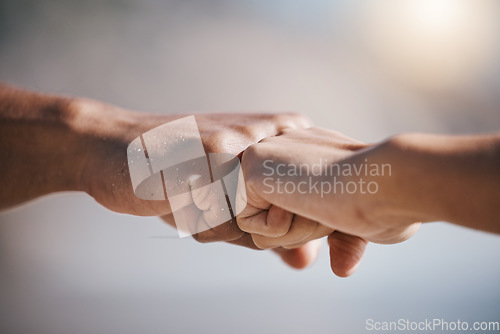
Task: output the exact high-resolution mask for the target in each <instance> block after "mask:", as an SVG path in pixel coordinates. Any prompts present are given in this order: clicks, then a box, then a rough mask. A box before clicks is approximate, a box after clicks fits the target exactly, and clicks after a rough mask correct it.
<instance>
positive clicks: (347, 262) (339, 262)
mask: <svg viewBox="0 0 500 334" xmlns="http://www.w3.org/2000/svg"><path fill="white" fill-rule="evenodd" d="M367 244H368V241H366V240H365V239H361V238H360V237H356V236H353V235H349V234H345V233H342V232H339V231H335V232H333V233H332V234H330V235H329V236H328V245H329V246H330V265H331V267H332V271H333V273H334V274H335V275H337V276H339V277H348V276H351V275H352V274H353V273H354V272H355V271H356V269H358V266H359V263H360V262H361V259H362V258H363V254H364V252H365V249H366V245H367Z"/></svg>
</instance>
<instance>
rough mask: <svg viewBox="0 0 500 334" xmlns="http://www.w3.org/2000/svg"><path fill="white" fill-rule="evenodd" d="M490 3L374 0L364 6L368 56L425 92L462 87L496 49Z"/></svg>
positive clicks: (496, 12) (498, 12)
mask: <svg viewBox="0 0 500 334" xmlns="http://www.w3.org/2000/svg"><path fill="white" fill-rule="evenodd" d="M499 5H500V2H499V1H495V0H374V1H371V2H370V4H369V5H367V6H368V7H367V11H366V14H367V21H366V22H367V26H365V27H364V28H365V32H366V34H367V35H368V41H369V47H370V50H371V51H372V52H373V53H374V54H375V55H376V56H377V58H378V59H379V60H381V64H383V66H384V67H385V68H386V69H388V70H389V71H391V72H393V73H394V74H396V75H397V76H398V77H399V78H401V79H403V80H405V81H406V82H409V83H411V84H415V85H418V86H420V87H424V88H430V89H450V88H453V87H456V86H459V85H463V84H464V83H466V82H467V81H470V79H471V78H473V77H474V76H476V75H478V74H479V73H481V72H482V71H483V70H484V69H485V68H487V67H488V65H489V64H491V62H492V60H493V57H492V56H493V55H494V51H495V50H494V49H495V48H497V47H498V44H499V43H498V37H499V35H498V32H499V27H498V22H500V6H499Z"/></svg>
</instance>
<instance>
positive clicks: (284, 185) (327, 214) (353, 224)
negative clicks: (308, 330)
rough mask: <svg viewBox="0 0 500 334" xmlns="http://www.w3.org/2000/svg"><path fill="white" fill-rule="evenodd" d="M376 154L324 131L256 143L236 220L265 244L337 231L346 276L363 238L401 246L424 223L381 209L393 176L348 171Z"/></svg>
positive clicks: (334, 244) (333, 242)
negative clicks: (380, 202)
mask: <svg viewBox="0 0 500 334" xmlns="http://www.w3.org/2000/svg"><path fill="white" fill-rule="evenodd" d="M370 150H372V148H371V147H370V146H369V145H366V144H363V143H361V142H358V141H355V140H353V139H351V138H348V137H346V136H344V135H341V134H339V133H337V132H334V131H330V130H325V129H319V128H309V129H297V130H284V132H283V134H281V135H280V136H276V137H271V138H266V139H264V140H262V141H261V142H260V143H258V144H255V145H252V146H251V147H249V148H248V149H247V150H246V151H245V153H244V155H243V159H242V168H243V171H244V175H245V182H246V189H247V192H246V193H247V197H248V198H247V202H248V209H247V210H246V212H243V214H242V215H240V216H239V217H238V225H239V226H240V228H241V229H242V230H243V231H246V232H249V233H252V236H253V237H254V241H256V244H257V245H264V246H267V245H272V244H273V242H274V241H273V238H276V237H278V238H279V239H281V240H283V239H287V238H290V239H291V240H294V241H295V240H298V239H300V236H299V235H300V234H301V233H298V232H296V231H302V233H303V234H302V236H307V237H306V238H305V240H306V241H307V240H308V239H309V238H310V237H321V236H322V235H326V234H329V233H330V232H332V231H335V232H334V233H333V234H330V237H329V244H330V247H331V257H332V258H331V261H332V269H333V270H334V272H335V273H337V274H340V275H341V276H345V275H349V274H351V273H352V272H353V271H354V270H355V268H356V267H357V265H358V263H359V260H360V259H361V257H362V254H363V252H364V249H365V247H366V241H365V240H368V241H373V242H379V243H395V242H401V241H403V240H406V239H407V238H409V237H410V236H411V235H413V234H414V233H415V232H416V230H417V229H418V226H419V224H415V223H414V221H411V220H408V221H407V222H404V224H401V222H400V221H397V222H396V221H395V220H394V219H392V218H393V217H389V216H384V215H383V212H380V211H378V210H377V200H379V199H380V198H379V197H378V196H379V195H380V193H381V192H384V191H385V189H384V182H385V181H386V180H387V178H388V177H390V176H386V177H377V176H372V175H367V176H366V177H364V180H363V177H360V176H356V175H355V173H354V175H353V173H348V172H347V171H348V168H349V166H351V167H354V166H357V167H359V166H360V165H362V164H363V163H366V162H365V154H366V153H367V152H369V151H370ZM370 157H371V158H370V161H369V162H368V164H371V163H375V164H379V165H380V164H382V163H384V162H385V163H387V162H388V161H383V160H380V158H379V157H378V155H373V152H372V155H370ZM335 166H338V169H336V168H332V167H335ZM314 168H315V169H316V170H314ZM363 176H364V175H363ZM360 181H361V185H364V187H365V188H364V189H357V191H352V190H353V189H352V184H356V185H357V187H358V188H359V184H360ZM349 182H353V183H352V184H350V187H351V189H350V190H351V191H348V189H346V188H345V187H346V185H347V184H348V183H349ZM363 182H364V183H363ZM370 182H378V183H377V186H378V188H377V190H378V192H375V193H373V194H372V193H370V192H369V191H368V189H366V187H367V185H368V183H370ZM314 184H316V187H311V185H314ZM370 184H371V183H370ZM371 185H372V187H371V189H369V190H370V191H373V190H374V188H375V187H374V186H373V184H371ZM341 186H343V187H344V188H343V191H342V189H341ZM335 187H338V189H336V188H335ZM327 190H328V191H327ZM294 214H295V216H294ZM278 216H279V217H285V218H280V219H277V218H275V217H278ZM293 217H295V218H293ZM379 219H380V220H379ZM315 222H320V223H321V225H324V227H319V226H320V225H319V224H318V223H315ZM295 224H297V225H299V226H295Z"/></svg>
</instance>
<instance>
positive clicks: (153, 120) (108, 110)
mask: <svg viewBox="0 0 500 334" xmlns="http://www.w3.org/2000/svg"><path fill="white" fill-rule="evenodd" d="M75 107H76V108H78V113H82V112H83V113H85V114H86V115H87V117H92V116H93V117H95V118H99V122H98V124H99V125H100V126H98V127H97V129H96V127H95V123H93V124H92V125H93V126H94V129H96V130H94V131H96V132H97V133H95V134H94V135H93V136H92V138H91V139H92V140H90V141H89V142H88V144H87V145H88V147H87V149H86V151H87V152H91V153H89V154H88V155H87V159H88V162H87V164H86V168H85V170H84V172H83V175H84V178H83V180H82V181H81V183H82V184H88V185H90V187H89V188H88V189H86V190H87V192H88V193H89V194H90V195H91V196H93V197H94V198H95V199H96V200H97V201H98V202H99V203H101V204H102V205H104V206H106V207H108V208H109V209H111V210H113V211H118V212H125V213H130V214H136V215H160V216H162V219H163V220H164V221H166V222H167V223H169V224H170V225H173V226H175V222H174V219H173V215H172V214H171V213H170V206H169V204H168V201H145V200H141V199H139V198H137V197H136V196H135V195H134V193H133V191H132V186H131V184H130V177H129V172H128V166H127V156H126V151H127V146H128V144H129V143H130V142H131V141H132V140H133V139H135V138H136V137H137V136H139V135H140V134H142V133H145V132H147V131H148V130H150V129H152V128H155V127H157V126H159V125H162V124H164V123H166V122H170V121H172V120H174V119H177V118H179V117H182V116H171V115H152V114H145V113H134V112H129V111H124V110H121V109H119V108H116V107H113V106H109V105H104V104H101V103H98V102H95V101H87V100H85V101H78V104H76V106H75ZM103 116H105V117H103ZM196 121H197V124H198V129H199V131H200V134H201V139H202V141H203V145H204V149H205V151H206V152H207V153H230V154H232V155H234V156H239V155H241V153H242V152H243V151H244V150H245V149H246V148H247V147H248V146H250V145H251V144H254V143H256V142H258V141H259V140H261V139H263V138H266V137H269V136H274V135H276V134H277V133H279V132H281V131H283V130H284V129H286V128H303V127H306V126H309V121H308V120H307V119H305V118H304V117H302V116H299V115H296V114H200V115H196ZM79 126H80V127H84V126H85V124H83V125H79ZM82 132H85V129H83V130H82ZM185 135H186V137H189V134H185ZM186 177H189V175H186ZM197 204H199V203H191V204H190V205H189V206H188V207H186V208H185V209H183V211H185V212H187V214H189V215H191V218H192V221H193V222H195V223H196V224H197V225H198V224H200V225H205V224H206V222H205V220H204V219H203V214H204V210H202V209H200V207H199V205H197ZM205 212H206V211H205ZM200 218H202V219H200ZM195 228H196V227H195ZM193 237H194V238H195V239H196V240H197V241H199V242H215V241H227V242H230V243H233V244H238V245H242V246H246V247H249V248H253V249H258V248H257V247H256V246H255V244H254V242H253V240H252V238H251V237H250V236H249V235H248V234H247V233H244V232H243V231H241V230H240V229H239V228H238V225H236V223H235V222H233V221H228V222H226V223H224V224H221V225H218V226H215V227H213V228H211V229H208V230H206V231H203V232H200V233H195V234H194V235H193ZM303 244H304V246H303V247H298V245H297V247H295V248H296V249H294V250H286V249H281V248H280V247H278V248H276V249H275V251H276V252H277V253H278V254H279V255H280V256H281V257H282V259H283V260H284V261H285V262H286V263H288V264H289V265H291V266H293V267H295V268H303V267H305V266H307V265H308V264H309V263H311V262H312V261H313V260H314V258H315V257H316V255H317V253H318V249H319V244H318V243H316V242H313V243H310V244H308V245H305V243H303Z"/></svg>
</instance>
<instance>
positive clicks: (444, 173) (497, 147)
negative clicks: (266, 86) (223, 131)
mask: <svg viewBox="0 0 500 334" xmlns="http://www.w3.org/2000/svg"><path fill="white" fill-rule="evenodd" d="M266 161H267V162H266ZM320 162H321V171H322V172H323V173H318V172H317V173H316V175H314V174H313V173H312V172H310V173H309V174H304V175H296V174H297V173H295V172H294V170H295V169H294V167H296V166H300V165H302V166H304V165H308V166H312V165H314V164H318V163H320ZM363 163H368V164H376V165H378V166H381V165H382V164H390V166H391V169H390V173H386V174H385V175H383V176H382V175H380V174H381V173H379V175H370V174H369V175H367V176H365V175H355V173H346V175H344V173H342V169H344V170H345V169H346V167H345V166H346V165H349V166H358V167H359V166H360V165H362V164H363ZM332 164H337V165H339V166H344V167H342V168H340V169H339V170H340V171H341V172H340V175H338V174H339V173H334V174H333V175H332V174H331V173H327V172H325V171H328V170H331V169H330V166H331V165H332ZM278 166H279V167H278ZM242 168H243V171H244V175H245V182H246V189H247V199H246V200H247V202H248V204H249V205H248V206H247V209H246V211H244V212H243V213H242V215H240V217H239V219H238V225H239V226H240V228H241V229H242V230H243V231H246V232H249V233H251V234H252V237H253V240H254V242H255V244H256V245H257V246H259V247H261V248H268V247H272V246H273V245H274V244H276V243H281V244H285V247H286V243H284V242H283V241H282V240H279V239H276V238H275V237H273V236H272V235H271V234H270V233H269V231H268V227H267V226H264V225H263V224H262V220H259V219H253V218H254V217H256V216H258V215H262V214H265V212H271V211H272V210H273V208H274V206H276V207H279V208H280V210H287V211H289V212H291V213H294V214H296V215H300V216H302V217H305V218H307V219H309V221H310V222H314V223H310V224H308V225H302V226H301V227H300V229H302V231H300V232H297V231H296V230H297V229H299V227H297V228H295V230H294V227H293V224H292V221H291V219H288V220H281V222H282V223H283V224H286V225H285V226H282V227H281V228H282V230H284V231H288V232H286V233H283V234H282V235H281V236H280V237H279V238H281V239H285V240H286V242H287V243H292V244H294V243H303V242H307V241H308V240H309V239H310V238H309V237H306V238H303V236H305V235H306V236H307V235H311V237H314V238H316V237H319V236H321V234H323V235H325V236H326V235H329V238H328V242H329V245H330V255H331V260H332V262H331V265H332V270H333V271H334V272H335V273H336V274H338V275H339V276H348V275H350V274H352V273H353V272H354V271H355V270H356V268H357V265H358V264H359V261H360V259H361V256H362V254H363V252H364V249H365V247H366V242H367V241H371V242H376V243H383V244H393V243H398V242H402V241H404V240H406V239H408V238H410V237H411V236H412V235H413V234H414V233H415V232H416V231H417V229H418V228H419V226H420V223H421V222H432V221H447V222H451V223H454V224H458V225H462V226H465V227H469V228H473V229H479V230H483V231H488V232H494V233H500V220H499V218H498V217H499V216H500V207H499V203H500V135H481V136H441V135H428V134H402V135H398V136H395V137H393V138H390V139H388V140H385V141H383V142H380V143H377V144H371V145H368V144H363V143H360V142H358V141H356V140H353V139H351V138H348V137H346V136H344V135H342V134H340V133H338V132H335V131H331V130H326V129H320V128H308V129H296V130H284V131H283V133H282V134H281V135H280V136H276V137H272V138H267V139H264V140H262V141H261V142H260V143H258V144H255V145H252V146H251V147H249V148H248V149H247V150H246V151H245V153H244V154H243V159H242ZM270 168H271V169H272V168H274V170H276V168H278V170H279V172H280V175H277V174H274V175H272V176H271V177H270V178H271V179H269V176H266V175H270V172H269V171H270ZM283 174H285V175H283ZM290 174H291V175H290ZM353 174H354V175H353ZM375 174H376V173H375ZM388 174H390V175H388ZM334 176H335V177H336V178H337V179H336V180H334V179H333V177H334ZM266 177H267V178H268V180H267V181H265V179H266ZM309 177H311V178H312V179H313V181H317V182H319V183H320V184H321V182H326V183H329V184H333V183H334V182H335V181H337V182H341V183H343V184H344V185H345V184H347V183H348V182H357V184H358V185H359V181H360V180H361V179H364V182H365V187H366V184H367V183H368V182H376V183H377V184H378V188H377V191H375V192H374V193H370V192H368V191H367V190H366V188H365V191H364V192H365V193H361V191H360V190H359V188H358V191H355V192H353V193H348V192H347V191H343V192H341V191H340V189H341V188H338V189H339V191H337V192H333V191H331V192H330V193H323V194H321V193H320V192H319V191H318V192H317V191H314V189H313V191H309V193H307V194H304V193H299V192H298V191H297V190H296V191H288V192H287V191H284V190H283V189H281V192H278V191H277V190H278V188H277V185H278V182H281V184H282V183H284V182H293V183H294V184H295V185H298V184H299V183H300V182H304V181H308V178H309ZM270 184H271V185H273V187H270ZM289 189H291V188H289ZM296 189H298V188H296ZM351 189H352V188H351ZM374 189H375V188H372V191H373V190H374ZM302 190H303V189H302ZM317 222H321V224H319V223H317ZM321 225H324V227H323V228H322V227H321ZM325 227H326V228H327V229H325ZM332 231H335V232H333V233H332ZM340 232H342V233H340ZM346 235H352V236H357V237H358V239H354V238H348V239H347V241H346V238H345V236H346ZM346 250H349V252H348V256H345V252H346ZM338 257H341V258H343V259H344V260H343V261H335V259H336V258H338ZM350 257H351V258H350Z"/></svg>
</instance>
